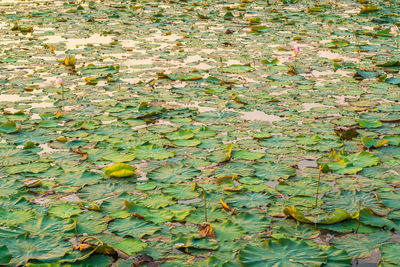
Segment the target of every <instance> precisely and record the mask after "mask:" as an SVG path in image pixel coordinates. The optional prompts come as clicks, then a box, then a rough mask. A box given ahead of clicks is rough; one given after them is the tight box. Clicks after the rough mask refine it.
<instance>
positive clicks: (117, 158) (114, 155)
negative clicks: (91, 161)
mask: <svg viewBox="0 0 400 267" xmlns="http://www.w3.org/2000/svg"><path fill="white" fill-rule="evenodd" d="M102 158H103V159H104V160H109V161H112V162H118V163H119V162H129V161H132V160H134V159H135V158H136V156H135V154H123V153H118V152H111V153H108V154H105V155H104V156H103V157H102Z"/></svg>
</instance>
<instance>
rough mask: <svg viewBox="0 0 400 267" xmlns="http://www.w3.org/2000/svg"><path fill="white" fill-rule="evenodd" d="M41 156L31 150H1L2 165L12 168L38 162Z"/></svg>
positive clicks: (0, 160) (0, 163)
mask: <svg viewBox="0 0 400 267" xmlns="http://www.w3.org/2000/svg"><path fill="white" fill-rule="evenodd" d="M38 158H39V155H38V154H37V153H34V152H32V151H30V150H20V149H12V148H4V149H0V165H1V166H12V165H19V164H23V163H29V162H33V161H35V160H37V159H38Z"/></svg>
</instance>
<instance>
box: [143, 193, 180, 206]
mask: <svg viewBox="0 0 400 267" xmlns="http://www.w3.org/2000/svg"><path fill="white" fill-rule="evenodd" d="M139 203H140V204H142V205H143V206H145V207H146V208H151V209H159V208H163V207H166V206H169V205H172V204H175V201H174V200H172V197H171V196H168V195H159V194H155V195H152V196H147V197H146V198H145V199H141V200H140V201H139Z"/></svg>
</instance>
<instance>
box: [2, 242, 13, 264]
mask: <svg viewBox="0 0 400 267" xmlns="http://www.w3.org/2000/svg"><path fill="white" fill-rule="evenodd" d="M11 258H12V255H11V253H10V251H9V250H8V248H7V247H6V246H4V245H1V246H0V264H6V263H9V262H10V260H11Z"/></svg>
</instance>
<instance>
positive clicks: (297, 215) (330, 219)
mask: <svg viewBox="0 0 400 267" xmlns="http://www.w3.org/2000/svg"><path fill="white" fill-rule="evenodd" d="M283 212H284V213H285V214H286V215H290V216H291V217H293V218H294V219H296V220H297V221H299V222H303V223H318V224H335V223H338V222H342V221H344V220H347V219H351V218H352V216H351V215H350V214H349V213H348V212H347V211H346V210H344V209H335V210H334V211H333V212H332V213H327V214H324V215H319V216H318V217H317V218H315V217H312V216H306V215H304V213H303V212H302V211H301V210H299V209H297V208H296V207H295V206H286V207H285V208H284V210H283Z"/></svg>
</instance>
